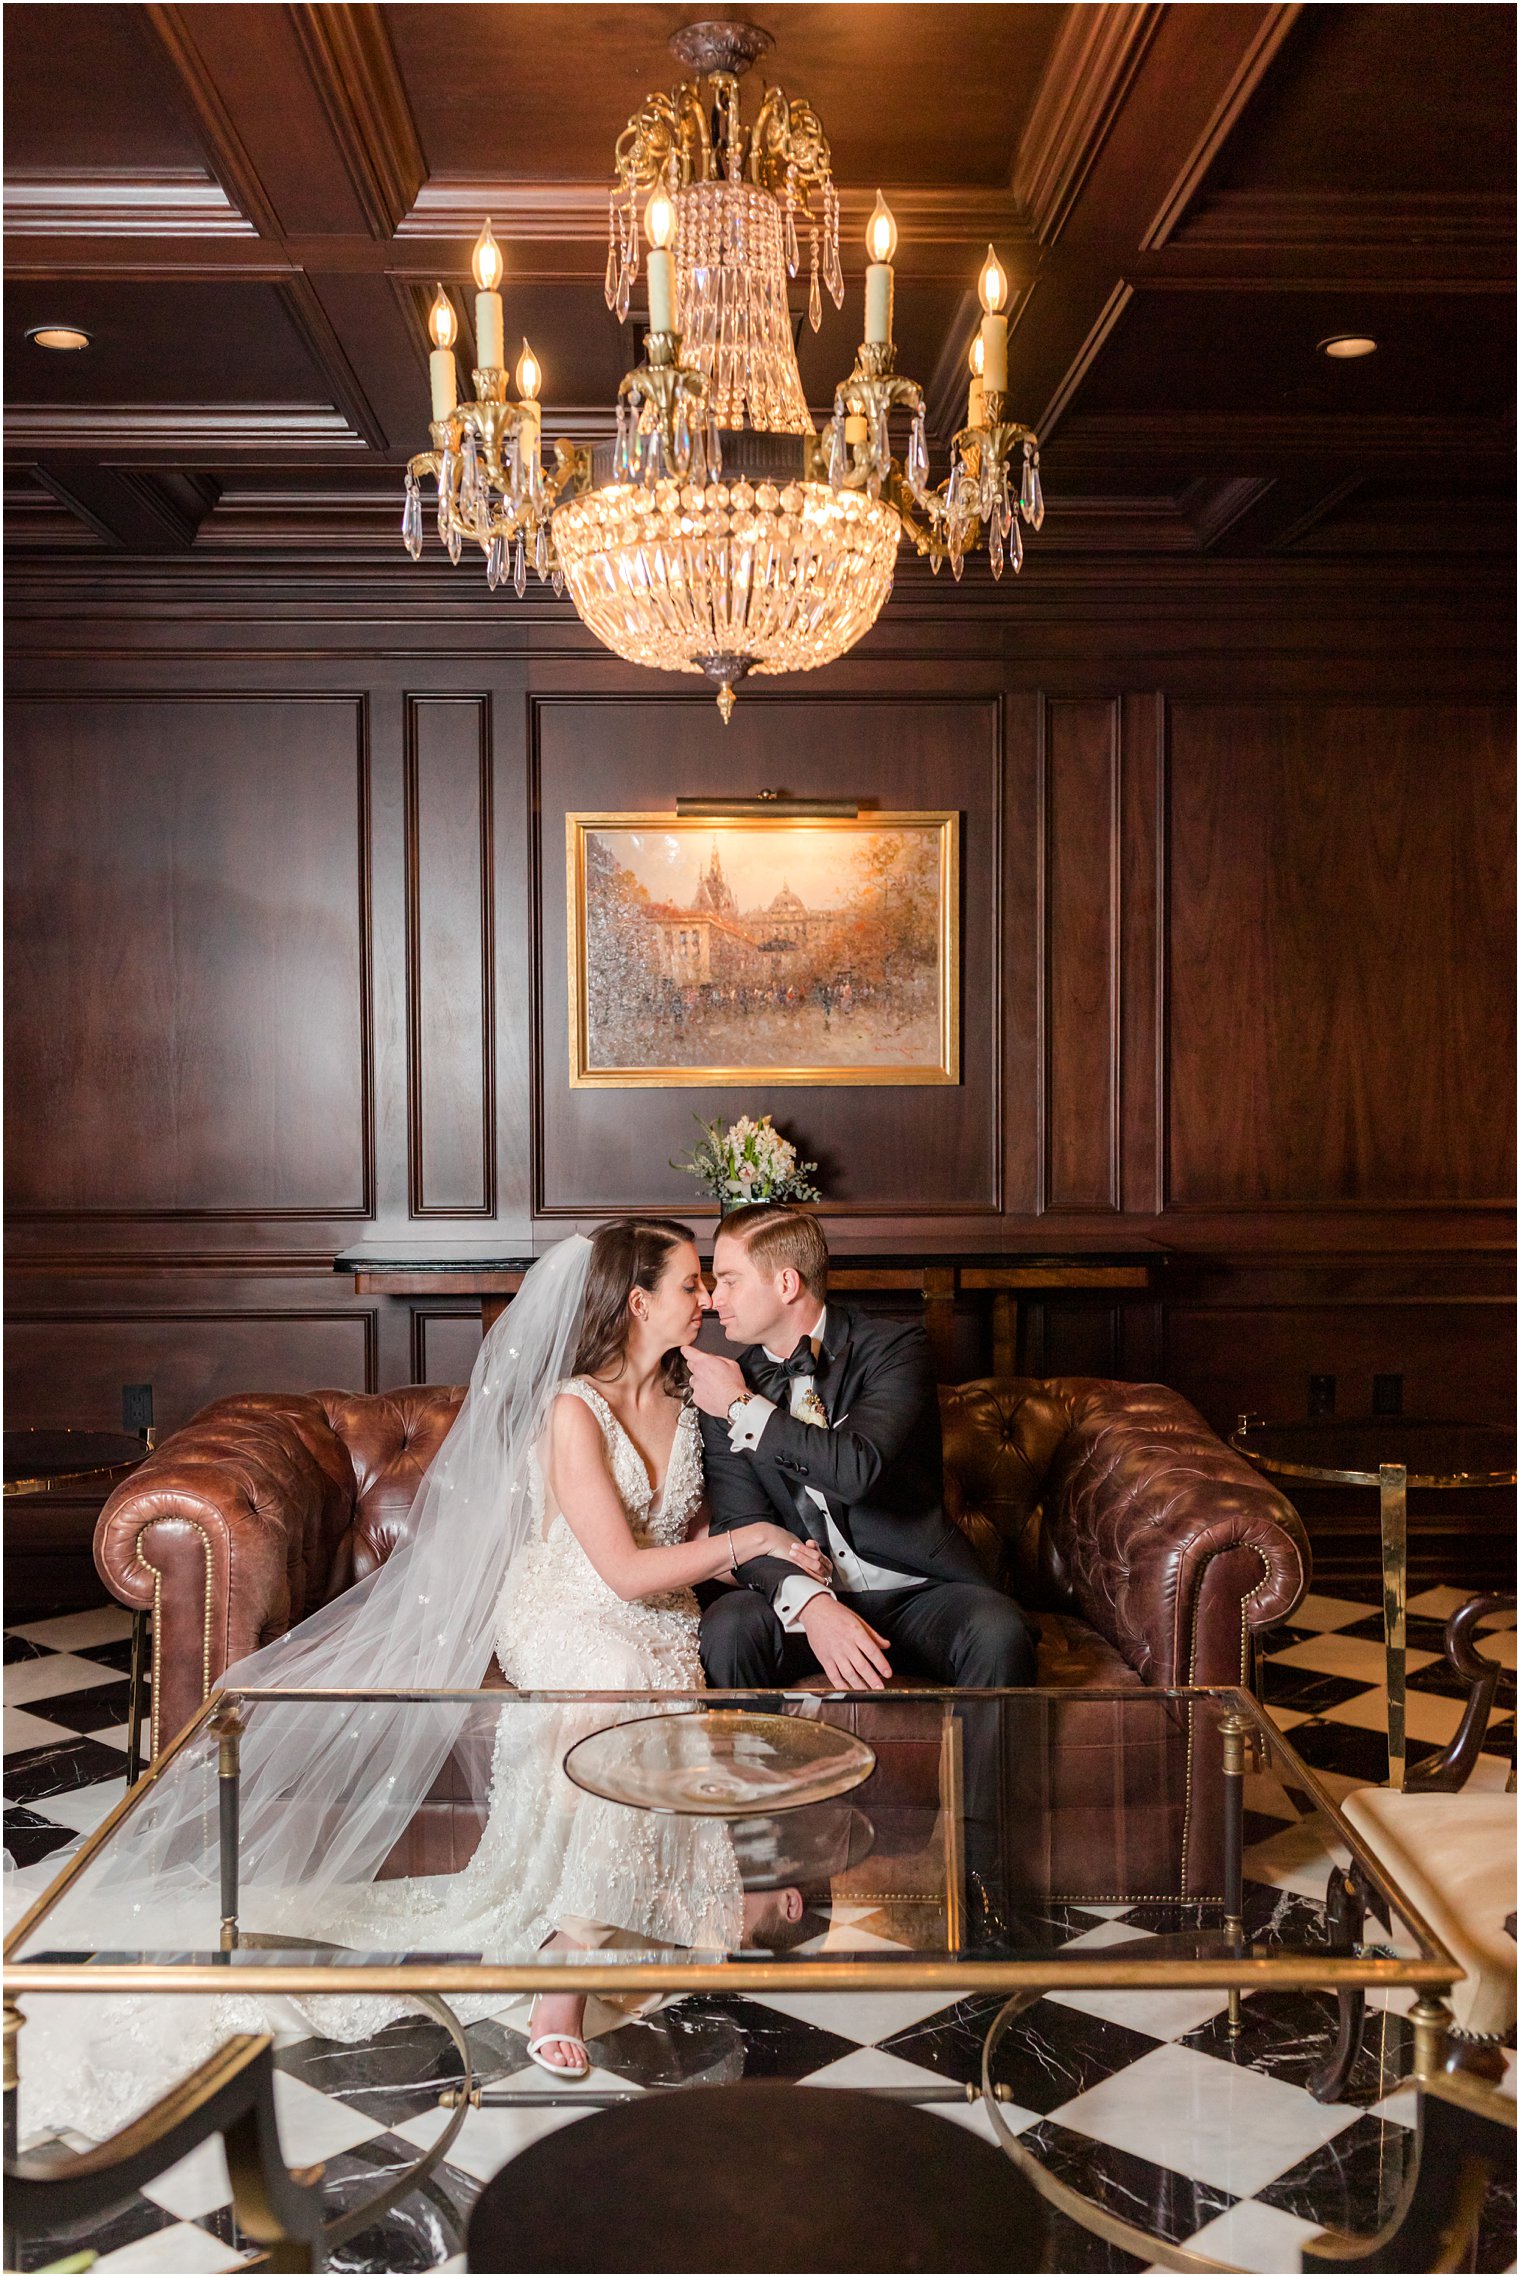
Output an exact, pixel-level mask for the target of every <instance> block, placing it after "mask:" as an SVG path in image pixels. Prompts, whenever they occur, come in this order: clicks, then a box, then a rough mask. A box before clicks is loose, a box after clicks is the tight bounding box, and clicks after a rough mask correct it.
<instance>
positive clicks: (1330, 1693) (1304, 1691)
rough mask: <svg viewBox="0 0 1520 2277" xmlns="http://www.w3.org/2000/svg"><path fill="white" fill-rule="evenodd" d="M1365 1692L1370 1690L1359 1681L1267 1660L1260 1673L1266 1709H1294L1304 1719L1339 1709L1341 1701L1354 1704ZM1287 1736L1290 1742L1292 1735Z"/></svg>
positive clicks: (1315, 1669) (1363, 1680)
mask: <svg viewBox="0 0 1520 2277" xmlns="http://www.w3.org/2000/svg"><path fill="white" fill-rule="evenodd" d="M1368 1690H1370V1686H1369V1685H1368V1684H1367V1683H1366V1681H1365V1679H1363V1678H1361V1677H1356V1676H1326V1675H1324V1674H1323V1673H1322V1672H1321V1671H1320V1670H1319V1669H1317V1668H1285V1667H1284V1666H1283V1664H1282V1662H1281V1661H1278V1660H1269V1661H1268V1662H1267V1665H1266V1667H1265V1669H1264V1670H1263V1671H1262V1680H1261V1696H1262V1698H1263V1700H1265V1702H1266V1703H1267V1705H1268V1707H1272V1708H1297V1709H1298V1710H1299V1711H1300V1713H1301V1714H1303V1715H1314V1714H1317V1713H1321V1712H1322V1711H1323V1710H1324V1709H1326V1708H1338V1707H1339V1706H1340V1704H1341V1702H1342V1701H1343V1700H1354V1699H1355V1698H1356V1695H1357V1694H1358V1692H1366V1691H1368ZM1288 1736H1289V1738H1290V1739H1291V1737H1292V1734H1291V1733H1290V1734H1289V1735H1288Z"/></svg>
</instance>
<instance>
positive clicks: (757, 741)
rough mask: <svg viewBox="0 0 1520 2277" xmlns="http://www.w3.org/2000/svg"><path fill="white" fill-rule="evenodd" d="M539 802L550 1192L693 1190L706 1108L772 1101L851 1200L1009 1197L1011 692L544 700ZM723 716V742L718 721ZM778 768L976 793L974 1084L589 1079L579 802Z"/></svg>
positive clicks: (885, 1202) (853, 783) (902, 804)
mask: <svg viewBox="0 0 1520 2277" xmlns="http://www.w3.org/2000/svg"><path fill="white" fill-rule="evenodd" d="M536 730H537V752H536V756H537V769H536V779H535V790H534V802H535V807H536V811H537V814H538V817H539V828H540V837H539V847H538V861H539V876H538V895H539V911H540V917H539V937H540V939H541V944H542V964H541V967H540V974H539V992H540V993H539V1003H540V1008H541V1028H540V1034H539V1054H540V1062H539V1064H540V1074H539V1082H540V1097H541V1100H542V1122H541V1129H540V1132H539V1134H538V1135H539V1146H540V1155H539V1169H538V1180H539V1187H538V1191H539V1208H540V1209H541V1210H542V1211H543V1212H544V1213H546V1214H549V1215H555V1214H564V1215H588V1214H589V1215H595V1214H597V1213H598V1212H601V1211H604V1210H608V1209H620V1208H627V1207H629V1206H631V1205H635V1204H645V1205H650V1206H653V1205H656V1204H658V1205H660V1206H662V1207H666V1208H669V1207H672V1206H675V1205H689V1204H690V1203H691V1202H692V1201H693V1200H694V1198H695V1197H694V1193H693V1189H692V1186H691V1183H690V1181H689V1179H687V1178H685V1177H684V1176H683V1174H682V1173H681V1172H679V1171H675V1170H671V1169H669V1168H668V1167H667V1164H668V1162H669V1158H670V1157H671V1156H673V1155H676V1154H680V1153H684V1152H685V1151H686V1150H687V1149H688V1147H689V1145H690V1142H691V1139H692V1137H693V1135H694V1126H693V1123H692V1117H693V1115H694V1114H695V1115H700V1116H703V1117H704V1118H706V1117H711V1116H713V1115H722V1116H723V1117H724V1119H725V1120H729V1119H732V1118H733V1117H734V1116H737V1115H740V1114H743V1113H745V1112H753V1113H760V1112H763V1111H765V1110H766V1109H770V1110H771V1111H772V1112H774V1114H775V1115H776V1118H777V1120H778V1122H779V1123H781V1124H782V1126H783V1127H784V1128H785V1129H786V1130H787V1132H788V1133H789V1134H790V1135H792V1136H793V1137H794V1138H795V1139H796V1140H797V1142H798V1144H799V1145H800V1147H801V1150H802V1152H803V1153H804V1154H805V1155H806V1156H808V1157H809V1158H810V1159H816V1160H817V1161H818V1162H819V1163H820V1165H821V1167H822V1173H823V1176H824V1178H825V1179H826V1180H827V1190H828V1193H829V1195H830V1197H831V1198H832V1199H833V1200H835V1201H836V1202H837V1204H838V1206H839V1207H841V1208H843V1209H846V1210H849V1209H856V1210H859V1209H866V1210H879V1209H883V1208H885V1209H888V1210H890V1211H892V1212H894V1213H900V1214H901V1215H903V1216H904V1217H912V1216H920V1215H924V1214H926V1213H928V1212H931V1211H932V1212H940V1213H943V1212H946V1211H951V1212H959V1211H969V1210H980V1211H989V1210H991V1211H995V1210H996V1209H997V1207H998V1162H999V1146H998V1119H999V1094H998V1066H997V1055H996V1051H995V1049H994V1042H993V1039H994V1037H995V1035H996V1032H997V1030H996V1014H997V1002H998V972H997V959H996V955H995V952H994V943H995V941H996V938H997V922H998V921H997V907H998V876H997V861H996V848H997V845H998V839H999V825H1000V815H999V791H1000V781H999V777H1000V769H999V748H998V707H997V704H996V703H995V702H994V701H992V700H990V699H985V698H976V697H968V698H965V699H963V700H960V701H951V702H931V701H924V700H922V699H920V700H917V701H914V700H911V699H909V700H900V701H898V700H894V701H886V702H876V703H872V702H869V701H857V700H853V699H850V698H842V697H839V696H815V695H812V694H808V695H806V696H802V695H798V696H776V695H771V694H769V693H762V692H760V691H754V692H752V693H747V694H746V696H745V698H744V700H743V701H742V703H741V704H740V706H739V709H738V711H737V712H736V714H735V716H734V720H733V724H732V726H731V727H729V728H728V729H727V730H726V731H725V730H720V729H719V728H718V726H717V722H716V720H715V717H714V715H713V711H712V706H711V704H710V702H708V701H707V700H706V699H694V700H693V699H688V700H683V699H681V698H679V697H677V698H670V699H660V698H655V699H653V700H649V699H646V700H643V701H621V702H618V701H614V702H610V703H598V702H585V701H573V700H566V701H557V702H552V703H547V702H546V703H540V704H539V705H538V706H537V707H536ZM720 733H721V734H722V741H721V743H720V742H719V741H718V740H717V737H718V735H719V734H720ZM771 785H780V786H782V787H783V788H784V789H786V790H788V791H790V792H792V793H793V794H794V795H797V796H801V797H835V798H839V797H858V798H860V799H861V800H862V801H863V802H864V803H866V804H869V805H874V806H878V807H881V808H883V809H898V810H903V809H943V808H951V809H954V810H958V811H959V813H960V816H961V825H962V876H961V941H962V956H961V1004H962V1020H963V1032H964V1041H963V1044H962V1052H961V1080H960V1082H959V1084H957V1085H954V1086H948V1085H947V1086H945V1087H943V1088H940V1087H937V1086H928V1087H918V1088H890V1087H889V1088H882V1087H879V1086H874V1085H873V1086H867V1087H861V1086H853V1085H848V1086H837V1085H830V1086H827V1087H823V1086H820V1087H817V1088H814V1087H811V1086H801V1087H798V1088H795V1089H793V1088H790V1087H788V1088H787V1089H785V1090H784V1091H781V1090H777V1089H776V1088H775V1087H774V1086H769V1087H768V1086H767V1085H766V1084H765V1083H764V1082H763V1081H760V1082H757V1083H755V1084H753V1085H743V1086H722V1087H714V1088H713V1089H710V1090H709V1089H706V1088H692V1089H689V1090H671V1091H664V1090H653V1089H631V1090H601V1089H595V1090H580V1091H574V1092H572V1091H571V1090H570V1088H569V1084H568V1078H567V1072H566V1070H567V1060H568V1049H567V1010H566V979H565V973H566V962H565V851H564V847H565V816H566V814H567V813H573V812H577V811H580V812H588V811H589V812H596V811H598V810H600V811H607V810H608V809H609V808H611V809H613V810H615V811H618V812H631V813H638V812H648V811H655V812H666V813H670V812H673V811H674V806H675V800H676V797H677V796H678V795H679V794H684V793H700V792H703V791H707V792H712V791H718V790H723V789H735V788H745V789H752V790H759V789H761V788H764V787H768V786H771ZM1033 827H1034V818H1033V817H1032V816H1031V817H1030V818H1029V828H1030V829H1031V830H1032V829H1033Z"/></svg>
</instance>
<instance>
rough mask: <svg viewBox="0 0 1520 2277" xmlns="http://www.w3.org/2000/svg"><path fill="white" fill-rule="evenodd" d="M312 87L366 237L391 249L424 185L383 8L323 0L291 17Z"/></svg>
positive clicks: (414, 131)
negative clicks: (368, 233)
mask: <svg viewBox="0 0 1520 2277" xmlns="http://www.w3.org/2000/svg"><path fill="white" fill-rule="evenodd" d="M290 16H291V20H292V22H293V23H294V25H295V30H296V37H297V39H298V40H299V41H300V44H301V52H302V54H303V56H304V57H305V60H306V68H307V70H308V72H309V73H310V75H311V80H312V84H313V85H314V87H315V88H316V90H317V93H318V94H319V95H320V96H321V98H322V107H323V109H324V110H325V111H326V113H327V118H328V123H329V124H330V126H331V128H332V131H333V135H334V138H335V139H336V141H337V144H338V147H339V149H340V150H341V151H342V153H343V161H344V164H345V165H346V167H347V168H348V174H349V179H350V181H351V182H352V183H353V186H354V190H355V192H356V194H357V196H358V199H359V203H360V205H361V206H362V208H363V210H364V217H365V220H366V221H367V222H368V224H369V227H370V231H371V234H372V235H373V236H375V237H377V238H380V239H383V240H385V241H387V242H388V241H389V240H390V239H391V238H392V237H393V236H394V235H395V233H396V231H397V229H398V227H399V226H400V224H401V223H402V222H403V221H404V220H405V218H406V216H407V214H408V212H409V211H410V209H411V207H412V205H413V202H414V200H415V199H416V196H417V193H418V191H419V190H420V188H421V187H422V185H423V183H424V181H425V180H426V178H427V162H426V160H425V159H424V157H423V154H422V145H421V143H420V142H419V140H418V138H417V127H416V122H415V120H414V119H413V117H412V112H411V105H410V104H409V103H408V101H407V96H406V89H405V87H404V86H403V85H402V82H401V74H400V72H399V71H398V69H397V67H396V58H395V54H394V51H393V50H392V47H391V43H390V35H389V33H388V32H387V31H386V28H385V11H384V10H383V9H382V8H377V7H368V6H363V5H350V4H349V0H322V4H321V5H320V6H305V5H302V6H295V7H292V8H291V10H290Z"/></svg>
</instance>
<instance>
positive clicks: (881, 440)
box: [876, 404, 892, 469]
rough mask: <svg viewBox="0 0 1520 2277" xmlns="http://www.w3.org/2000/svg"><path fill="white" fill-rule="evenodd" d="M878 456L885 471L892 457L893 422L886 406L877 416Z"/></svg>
mask: <svg viewBox="0 0 1520 2277" xmlns="http://www.w3.org/2000/svg"><path fill="white" fill-rule="evenodd" d="M876 456H877V459H878V460H879V462H880V464H881V466H882V467H883V469H885V467H886V463H887V461H888V459H889V458H890V457H891V456H892V420H891V414H890V413H889V412H888V410H887V407H886V405H885V404H883V405H882V407H881V409H880V410H879V411H878V412H877V414H876Z"/></svg>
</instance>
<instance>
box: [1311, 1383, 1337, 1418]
mask: <svg viewBox="0 0 1520 2277" xmlns="http://www.w3.org/2000/svg"><path fill="white" fill-rule="evenodd" d="M1309 1413H1310V1414H1311V1415H1333V1414H1334V1413H1335V1378H1334V1376H1311V1377H1310V1378H1309Z"/></svg>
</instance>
